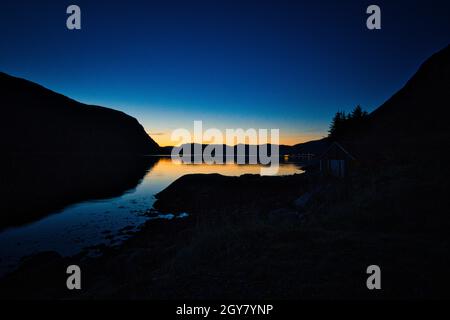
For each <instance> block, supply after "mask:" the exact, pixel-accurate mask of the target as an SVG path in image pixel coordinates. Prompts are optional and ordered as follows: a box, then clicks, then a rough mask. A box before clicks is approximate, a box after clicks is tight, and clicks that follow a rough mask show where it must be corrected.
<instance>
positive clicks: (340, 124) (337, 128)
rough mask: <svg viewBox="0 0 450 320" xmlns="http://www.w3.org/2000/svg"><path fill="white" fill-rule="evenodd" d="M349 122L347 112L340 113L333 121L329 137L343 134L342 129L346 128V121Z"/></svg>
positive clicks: (337, 113)
mask: <svg viewBox="0 0 450 320" xmlns="http://www.w3.org/2000/svg"><path fill="white" fill-rule="evenodd" d="M346 120H347V116H346V115H345V112H342V111H338V112H336V114H335V115H334V117H333V120H332V121H331V125H330V130H329V136H333V137H334V136H337V135H339V134H340V133H341V131H342V129H343V128H344V124H345V121H346Z"/></svg>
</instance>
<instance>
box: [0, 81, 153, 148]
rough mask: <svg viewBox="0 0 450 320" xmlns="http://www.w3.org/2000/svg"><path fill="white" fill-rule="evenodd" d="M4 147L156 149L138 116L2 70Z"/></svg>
mask: <svg viewBox="0 0 450 320" xmlns="http://www.w3.org/2000/svg"><path fill="white" fill-rule="evenodd" d="M0 106H1V111H0V112H1V125H0V127H1V129H0V130H1V131H0V148H1V149H2V151H6V152H24V153H29V152H39V153H49V152H50V153H96V154H101V153H126V154H153V153H158V151H159V146H158V144H157V143H156V142H155V141H153V140H152V139H151V138H150V137H149V136H148V135H147V133H146V132H145V131H144V128H143V127H142V126H141V125H140V124H139V123H138V121H137V120H136V119H135V118H133V117H130V116H128V115H126V114H125V113H123V112H120V111H116V110H112V109H108V108H104V107H99V106H92V105H86V104H83V103H79V102H77V101H75V100H72V99H70V98H68V97H65V96H63V95H61V94H58V93H55V92H53V91H51V90H48V89H46V88H44V87H42V86H40V85H38V84H35V83H32V82H30V81H27V80H24V79H19V78H15V77H12V76H9V75H7V74H5V73H0Z"/></svg>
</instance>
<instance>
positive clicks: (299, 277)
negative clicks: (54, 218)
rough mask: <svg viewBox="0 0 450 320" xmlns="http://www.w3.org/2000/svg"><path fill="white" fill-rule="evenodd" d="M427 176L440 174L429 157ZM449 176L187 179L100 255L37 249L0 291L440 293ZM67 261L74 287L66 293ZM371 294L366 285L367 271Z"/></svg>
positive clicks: (99, 294) (406, 172) (32, 294)
mask: <svg viewBox="0 0 450 320" xmlns="http://www.w3.org/2000/svg"><path fill="white" fill-rule="evenodd" d="M434 165H435V166H434V168H433V170H432V171H434V170H437V169H439V167H437V166H438V163H435V164H434ZM447 190H448V182H447V181H446V180H445V178H444V177H443V176H441V175H439V174H430V169H429V168H425V167H421V166H418V165H417V164H398V165H396V166H392V165H391V166H390V167H389V168H383V167H379V168H376V169H374V168H372V169H371V170H370V171H369V170H366V169H364V168H360V169H359V171H358V172H354V173H353V174H352V175H351V176H349V177H348V178H346V179H341V180H336V179H332V178H324V177H320V176H318V175H317V174H315V173H313V172H312V173H308V174H304V175H294V176H286V177H260V176H252V175H244V176H241V177H224V176H220V175H215V174H213V175H188V176H184V177H182V178H180V179H178V180H177V181H175V182H174V183H173V184H172V185H171V186H169V187H168V188H167V189H165V190H164V191H162V192H161V193H160V194H158V195H157V197H158V199H159V200H158V201H157V203H156V204H155V207H156V208H157V209H158V210H159V211H160V212H170V213H176V212H188V213H189V216H188V217H186V218H175V219H173V220H171V221H162V220H152V221H149V222H147V223H146V224H145V225H144V226H143V227H142V228H141V230H140V231H139V232H137V233H136V234H135V235H134V236H133V237H132V238H131V239H130V240H128V241H126V242H125V243H124V244H123V245H121V246H119V247H113V248H106V247H105V248H99V249H100V250H101V252H102V253H103V256H102V257H99V258H87V257H86V256H84V255H83V254H80V255H79V256H76V257H70V258H63V257H60V256H59V255H58V254H57V253H51V252H48V253H42V254H40V255H38V256H35V257H33V258H30V259H28V261H25V262H24V263H23V264H22V266H21V268H19V270H17V271H16V272H14V273H13V274H10V275H9V276H7V277H6V278H4V279H3V280H2V281H1V283H0V294H1V297H2V298H37V299H48V298H63V299H64V298H82V299H84V298H124V299H133V298H134V299H137V298H139V299H174V298H190V299H193V298H203V299H205V298H206V299H213V298H247V299H251V298H253V299H259V298H280V299H315V298H337V299H343V298H352V299H366V298H375V299H377V298H449V297H450V294H449V293H448V290H447V286H448V284H449V283H450V281H449V280H450V276H449V274H448V270H450V269H449V267H450V259H449V255H448V252H449V249H450V241H449V239H448V227H449V225H450V219H449V218H448V215H447V212H446V210H443V208H447V207H448V204H449V200H448V197H447V196H446V193H447ZM70 264H78V265H79V266H80V267H81V270H82V274H83V280H82V281H83V282H82V287H83V288H82V290H80V291H77V292H71V291H69V290H67V289H66V285H65V283H66V277H67V275H66V273H65V271H66V268H67V266H68V265H70ZM372 264H376V265H379V266H380V267H381V270H382V290H381V291H369V290H368V289H367V288H366V279H367V276H368V275H367V274H366V268H367V267H368V266H369V265H372Z"/></svg>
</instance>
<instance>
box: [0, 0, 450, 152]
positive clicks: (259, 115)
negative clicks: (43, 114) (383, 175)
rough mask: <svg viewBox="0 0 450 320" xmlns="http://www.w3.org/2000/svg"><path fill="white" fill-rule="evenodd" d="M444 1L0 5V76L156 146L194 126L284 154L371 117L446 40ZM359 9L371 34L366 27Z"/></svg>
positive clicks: (17, 0)
mask: <svg viewBox="0 0 450 320" xmlns="http://www.w3.org/2000/svg"><path fill="white" fill-rule="evenodd" d="M447 3H448V1H401V0H391V1H321V0H315V1H261V0H260V1H232V0H228V1H214V0H210V1H189V0H185V1H167V0H165V1H99V0H95V1H79V0H73V1H21V0H14V1H2V3H1V5H0V33H1V50H0V70H1V71H4V72H6V73H9V74H12V75H15V76H19V77H23V78H26V79H29V80H32V81H35V82H38V83H40V84H42V85H44V86H46V87H48V88H50V89H52V90H55V91H58V92H61V93H63V94H65V95H68V96H70V97H72V98H74V99H77V100H80V101H82V102H85V103H92V104H100V105H104V106H108V107H112V108H115V109H119V110H122V111H125V112H127V113H129V114H131V115H133V116H135V117H137V118H138V120H139V121H140V122H141V123H142V124H143V125H144V127H145V128H146V130H147V131H148V132H150V133H151V134H152V136H153V137H154V138H155V139H156V140H157V141H158V142H160V143H161V144H162V145H165V144H170V142H168V141H169V137H170V132H171V130H172V129H175V128H178V127H185V128H188V129H189V128H191V127H192V121H193V120H203V121H204V126H206V127H218V128H221V129H222V128H236V127H242V128H249V127H255V128H280V130H281V138H282V141H281V142H283V143H289V144H292V143H295V142H301V141H304V140H308V139H312V138H320V137H321V136H324V135H326V131H327V129H328V124H329V121H330V118H331V117H332V115H333V114H334V113H335V112H336V111H337V110H338V109H343V110H350V109H351V108H353V107H354V106H355V105H356V104H361V105H362V106H363V107H364V108H366V109H368V110H369V111H371V110H373V109H374V108H376V107H377V106H379V105H380V104H381V103H383V102H384V101H385V100H386V99H387V98H389V97H390V96H391V95H392V94H393V93H394V92H395V91H396V90H398V89H399V88H400V87H401V86H402V85H403V84H404V83H405V81H406V80H407V79H408V78H409V77H410V76H411V75H412V74H413V73H414V72H415V70H416V69H417V68H418V67H419V65H420V64H421V63H422V62H423V61H424V60H425V59H426V58H427V57H429V56H430V55H431V54H432V53H434V52H436V51H437V50H439V49H441V48H443V47H445V46H446V45H447V44H449V42H450V41H449V40H450V19H449V9H450V5H449V4H447ZM70 4H77V5H79V6H80V7H81V11H82V30H80V31H69V30H67V29H66V26H65V24H66V17H67V15H66V13H65V12H66V7H67V6H68V5H70ZM370 4H378V5H379V6H380V7H381V10H382V30H378V31H369V30H368V29H367V28H366V18H367V15H366V13H365V11H366V8H367V6H368V5H370Z"/></svg>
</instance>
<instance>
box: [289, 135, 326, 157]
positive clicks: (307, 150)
mask: <svg viewBox="0 0 450 320" xmlns="http://www.w3.org/2000/svg"><path fill="white" fill-rule="evenodd" d="M329 144H330V141H329V139H328V138H324V139H320V140H313V141H308V142H304V143H299V144H296V145H295V146H292V147H291V148H292V151H291V152H293V154H313V155H315V156H317V155H320V154H322V153H323V152H324V151H325V150H326V149H327V148H328V146H329Z"/></svg>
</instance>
